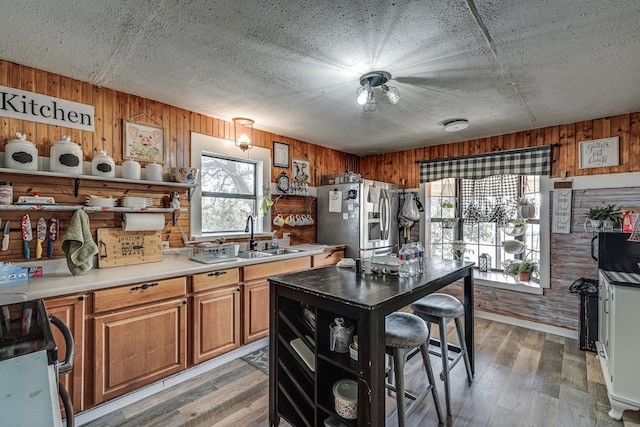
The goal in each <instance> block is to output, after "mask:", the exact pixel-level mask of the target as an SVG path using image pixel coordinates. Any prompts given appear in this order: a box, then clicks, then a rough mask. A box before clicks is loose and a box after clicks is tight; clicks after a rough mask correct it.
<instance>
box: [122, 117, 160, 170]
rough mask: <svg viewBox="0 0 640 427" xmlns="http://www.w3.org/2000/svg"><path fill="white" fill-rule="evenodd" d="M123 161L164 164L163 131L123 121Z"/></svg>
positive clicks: (154, 127)
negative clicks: (131, 160)
mask: <svg viewBox="0 0 640 427" xmlns="http://www.w3.org/2000/svg"><path fill="white" fill-rule="evenodd" d="M122 133H123V137H122V140H123V145H122V147H123V153H122V154H123V159H133V160H138V161H141V162H155V163H164V129H163V128H161V127H159V126H153V125H148V124H144V123H135V122H131V121H129V120H126V119H123V126H122Z"/></svg>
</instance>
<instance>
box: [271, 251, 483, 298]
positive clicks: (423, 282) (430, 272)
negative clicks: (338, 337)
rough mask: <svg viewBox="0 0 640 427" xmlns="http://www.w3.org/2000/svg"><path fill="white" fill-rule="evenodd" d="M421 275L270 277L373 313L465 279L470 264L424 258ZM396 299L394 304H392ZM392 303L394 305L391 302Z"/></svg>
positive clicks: (347, 271)
mask: <svg viewBox="0 0 640 427" xmlns="http://www.w3.org/2000/svg"><path fill="white" fill-rule="evenodd" d="M424 263H425V265H424V273H423V274H421V275H418V276H413V277H398V276H389V275H380V274H368V275H365V274H364V273H360V274H356V273H355V271H354V269H353V268H340V267H336V266H329V267H324V268H319V269H316V270H308V271H301V272H299V273H292V274H286V275H282V276H272V277H270V278H269V279H270V280H271V281H272V282H277V283H278V285H279V286H285V287H289V288H291V289H294V290H296V291H302V292H305V293H309V294H311V295H314V296H320V297H322V298H325V299H327V300H333V301H336V302H341V303H345V304H349V305H353V306H356V307H359V308H363V309H367V310H374V309H377V308H379V307H380V306H382V305H385V306H386V305H391V306H401V305H402V304H403V303H404V301H415V300H416V299H417V298H420V296H417V298H416V296H415V295H414V293H419V294H423V295H425V294H428V293H431V292H433V291H432V290H431V289H432V288H433V289H434V290H437V289H440V288H442V287H443V285H446V284H449V283H451V282H454V281H456V280H458V279H461V278H463V277H465V276H467V275H468V274H469V273H468V270H470V269H471V268H472V267H473V263H472V262H468V261H452V260H441V259H432V258H426V259H425V260H424ZM394 300H396V301H394ZM394 302H395V303H394Z"/></svg>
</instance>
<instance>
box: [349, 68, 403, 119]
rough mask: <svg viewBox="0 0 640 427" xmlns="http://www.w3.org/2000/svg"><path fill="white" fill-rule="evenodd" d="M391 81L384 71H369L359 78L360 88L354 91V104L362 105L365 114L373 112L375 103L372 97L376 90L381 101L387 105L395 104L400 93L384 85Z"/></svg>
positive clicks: (398, 99) (375, 106) (388, 74)
mask: <svg viewBox="0 0 640 427" xmlns="http://www.w3.org/2000/svg"><path fill="white" fill-rule="evenodd" d="M389 80H391V74H390V73H388V72H386V71H371V72H370V73H366V74H363V75H362V76H360V87H359V88H358V89H357V90H356V102H357V103H358V104H360V105H362V108H363V109H364V111H365V112H367V113H369V112H372V111H375V110H376V108H377V104H378V103H377V101H376V99H375V97H374V89H375V88H378V89H379V92H380V93H382V100H383V101H384V102H386V103H388V104H397V103H398V101H400V92H398V89H397V88H395V87H393V86H387V85H386V83H387V82H388V81H389Z"/></svg>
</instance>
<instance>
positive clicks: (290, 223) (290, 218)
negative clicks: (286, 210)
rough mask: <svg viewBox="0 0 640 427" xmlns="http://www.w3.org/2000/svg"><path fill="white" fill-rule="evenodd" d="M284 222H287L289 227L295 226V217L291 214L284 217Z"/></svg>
mask: <svg viewBox="0 0 640 427" xmlns="http://www.w3.org/2000/svg"><path fill="white" fill-rule="evenodd" d="M284 222H285V224H287V225H288V226H290V227H295V226H296V224H297V223H296V219H295V217H294V216H293V215H289V216H288V217H286V218H285V219H284Z"/></svg>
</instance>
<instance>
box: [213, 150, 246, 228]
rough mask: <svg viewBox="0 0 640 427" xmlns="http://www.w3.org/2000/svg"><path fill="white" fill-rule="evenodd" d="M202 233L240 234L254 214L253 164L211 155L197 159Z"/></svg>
mask: <svg viewBox="0 0 640 427" xmlns="http://www.w3.org/2000/svg"><path fill="white" fill-rule="evenodd" d="M201 168H202V169H201V177H202V178H201V190H202V196H201V197H202V199H201V209H202V232H203V233H225V232H242V231H244V229H245V223H246V219H247V215H248V214H253V213H255V212H256V211H257V193H258V192H257V177H256V173H257V171H256V163H255V162H252V161H249V160H238V159H233V158H228V157H223V156H219V155H213V154H203V155H202V159H201Z"/></svg>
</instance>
